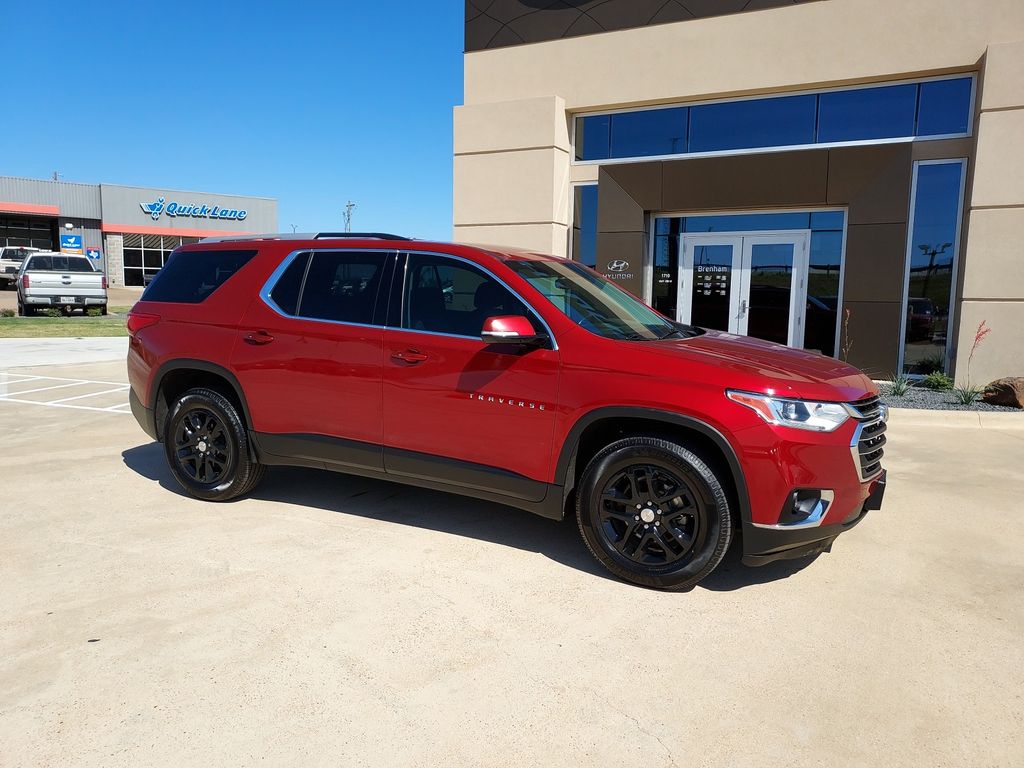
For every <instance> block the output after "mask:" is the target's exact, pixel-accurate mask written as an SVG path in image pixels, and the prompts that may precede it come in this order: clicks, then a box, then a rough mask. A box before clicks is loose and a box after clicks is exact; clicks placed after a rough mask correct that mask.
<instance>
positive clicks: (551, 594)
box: [0, 361, 1024, 768]
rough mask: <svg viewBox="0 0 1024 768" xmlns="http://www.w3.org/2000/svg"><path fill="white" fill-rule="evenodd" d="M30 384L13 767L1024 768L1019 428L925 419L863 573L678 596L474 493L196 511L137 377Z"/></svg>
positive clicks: (903, 461) (18, 534)
mask: <svg viewBox="0 0 1024 768" xmlns="http://www.w3.org/2000/svg"><path fill="white" fill-rule="evenodd" d="M2 362H3V361H0V363H2ZM9 362H10V361H8V364H9ZM6 371H7V374H8V375H6V376H4V375H3V373H0V385H2V390H3V391H2V393H0V436H2V438H3V439H2V441H0V446H2V448H0V450H2V452H3V461H2V463H0V508H2V509H3V514H2V515H0V606H2V611H0V765H2V766H5V767H7V766H67V765H75V766H101V765H102V766H129V765H130V766H164V765H167V766H172V765H173V766H181V765H250V764H255V763H263V764H267V765H302V766H312V765H324V766H327V765H330V766H338V765H344V766H362V765H367V766H439V765H444V766H454V765H473V766H480V765H522V766H539V765H573V766H575V765H595V766H608V765H642V766H683V765H697V766H703V765H706V766H751V767H753V766H757V767H758V768H762V767H763V766H782V765H785V766H897V765H900V766H1019V765H1021V764H1024V737H1022V733H1024V700H1022V694H1021V691H1022V690H1024V651H1022V648H1024V641H1022V637H1024V600H1022V594H1024V530H1022V526H1021V525H1020V524H1019V520H1018V518H1019V515H1020V509H1021V501H1020V500H1021V498H1024V477H1022V473H1021V470H1020V460H1019V457H1020V455H1021V449H1022V448H1024V430H1022V429H1020V428H1019V427H1018V425H1019V424H1020V425H1024V422H1014V421H1012V419H1013V416H1014V415H1010V417H1009V418H1003V419H986V420H984V421H981V420H979V419H978V418H977V417H976V416H968V417H966V418H960V417H957V418H956V419H955V420H950V419H935V418H934V417H929V415H928V414H907V413H906V412H896V413H895V414H894V415H893V418H892V426H891V431H890V434H891V442H890V444H889V445H890V447H889V458H888V462H887V464H888V467H889V470H890V478H891V481H890V486H889V489H888V496H887V499H886V505H885V509H883V510H882V511H880V512H873V513H871V514H870V515H869V516H868V517H867V519H866V520H865V521H864V522H863V523H862V524H861V525H860V526H858V527H857V528H855V529H854V530H853V531H851V532H850V533H848V534H846V535H845V536H844V537H842V538H840V539H839V541H838V542H837V543H836V545H835V547H834V549H833V551H832V553H830V554H827V555H822V556H820V557H818V558H816V559H814V560H805V561H799V562H793V563H781V564H775V565H770V566H766V567H763V568H760V569H748V568H745V567H743V566H742V565H741V564H740V563H739V561H738V556H737V553H736V552H735V551H734V552H732V553H730V555H729V556H728V558H727V560H726V562H725V563H724V564H723V566H722V567H721V568H719V570H718V571H717V572H716V573H715V574H713V575H712V576H711V577H710V578H708V579H707V580H706V582H705V583H704V584H702V585H701V586H699V587H697V588H696V589H694V590H693V591H691V592H689V593H686V594H664V593H659V592H653V591H648V590H643V589H639V588H637V587H632V586H628V585H626V584H623V583H620V582H618V581H615V580H613V579H611V578H609V577H607V576H606V575H605V574H604V572H603V571H602V570H601V569H600V568H599V567H598V566H597V565H596V563H594V562H592V560H591V559H590V557H589V555H588V554H587V552H586V551H585V549H584V547H583V545H582V544H581V543H580V541H579V540H578V537H577V535H576V532H575V530H574V527H573V525H572V524H571V523H565V524H559V523H555V522H551V521H548V520H543V519H540V518H536V517H531V516H530V515H528V514H526V513H523V512H518V511H515V510H511V509H506V508H503V507H498V506H495V505H492V504H487V503H482V502H479V501H475V500H473V499H466V498H459V497H454V496H447V495H444V494H440V493H433V492H428V491H422V490H414V489H409V488H406V487H403V486H399V485H391V484H388V483H384V482H376V481H368V480H363V479H358V478H349V477H344V476H340V475H331V474H326V473H317V472H314V471H307V470H300V469H277V468H275V469H273V470H272V471H271V472H270V473H269V474H268V477H267V479H266V481H265V482H264V483H263V485H262V486H261V487H260V488H258V489H257V490H256V491H255V492H254V493H253V495H252V496H251V497H250V498H246V499H244V500H240V501H237V502H235V503H230V504H225V505H211V504H206V503H203V502H199V501H194V500H192V499H189V498H186V497H185V496H183V495H182V493H181V492H180V491H179V490H178V488H177V487H176V486H175V484H174V482H173V480H172V479H171V477H170V475H169V473H168V471H167V470H166V468H165V464H164V459H163V455H162V451H161V447H160V446H158V445H155V444H152V443H150V442H149V440H148V438H147V437H146V436H145V435H144V434H143V433H142V431H141V430H140V429H139V428H138V426H137V425H136V424H135V422H134V420H133V418H132V417H131V416H130V415H129V414H127V413H126V412H125V411H126V410H127V409H125V408H124V407H122V406H123V403H124V402H126V400H125V397H126V395H125V390H124V387H123V385H124V383H125V381H126V380H125V374H124V368H123V364H121V363H118V362H92V363H80V364H76V365H70V366H69V365H63V366H62V365H52V364H47V365H37V366H34V367H20V368H11V367H8V368H7V369H6ZM64 385H69V386H64ZM48 387H49V388H48ZM33 389H34V390H36V391H35V392H30V391H29V390H33ZM104 390H109V391H104ZM79 396H81V397H79ZM73 397H75V398H78V399H70V398H73ZM61 400H62V401H63V403H61V402H57V401H61ZM68 405H78V406H88V407H77V408H70V407H66V406H68ZM62 406H65V407H62Z"/></svg>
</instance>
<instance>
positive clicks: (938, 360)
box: [914, 352, 946, 376]
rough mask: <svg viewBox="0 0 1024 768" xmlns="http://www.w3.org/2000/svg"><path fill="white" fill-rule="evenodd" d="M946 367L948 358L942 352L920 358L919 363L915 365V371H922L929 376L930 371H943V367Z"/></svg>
mask: <svg viewBox="0 0 1024 768" xmlns="http://www.w3.org/2000/svg"><path fill="white" fill-rule="evenodd" d="M945 367H946V358H945V356H944V355H943V354H942V353H941V352H940V353H938V354H935V355H932V356H931V357H926V358H924V359H923V360H918V361H917V364H916V365H915V366H914V371H915V373H921V374H924V375H926V376H927V375H928V374H929V373H942V369H943V368H945Z"/></svg>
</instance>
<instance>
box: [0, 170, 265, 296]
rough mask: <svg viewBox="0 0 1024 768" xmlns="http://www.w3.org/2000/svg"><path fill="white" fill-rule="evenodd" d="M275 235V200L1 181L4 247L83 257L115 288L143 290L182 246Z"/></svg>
mask: <svg viewBox="0 0 1024 768" xmlns="http://www.w3.org/2000/svg"><path fill="white" fill-rule="evenodd" d="M276 231H277V201H276V200H270V199H267V198H262V197H241V196H239V195H218V194H209V193H206V192H182V191H178V190H170V189H162V188H153V187H123V186H118V185H116V184H75V183H71V182H65V181H41V180H36V179H20V178H15V177H11V176H0V246H3V245H28V246H33V247H35V248H45V249H49V250H55V251H56V250H63V251H66V252H70V253H82V254H86V255H88V256H89V257H90V258H92V259H94V260H95V263H96V264H97V266H98V267H99V268H100V269H102V270H103V271H104V273H105V274H106V275H107V281H108V283H109V284H110V285H118V286H142V285H144V284H145V282H146V279H147V278H148V277H151V276H152V275H154V274H156V272H157V270H159V269H160V267H162V266H163V264H164V261H165V260H166V259H167V257H168V256H169V255H170V252H171V251H172V250H173V249H174V248H177V247H178V246H179V245H183V244H186V243H194V242H197V241H198V240H199V239H200V238H203V237H209V236H211V235H235V234H254V233H259V232H276Z"/></svg>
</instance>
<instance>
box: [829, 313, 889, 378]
mask: <svg viewBox="0 0 1024 768" xmlns="http://www.w3.org/2000/svg"><path fill="white" fill-rule="evenodd" d="M847 310H849V318H848V319H847V318H846V317H845V314H846V311H847ZM843 313H844V317H841V318H840V320H839V322H840V328H841V329H842V335H841V337H840V344H839V349H838V350H836V353H837V354H836V356H837V357H839V358H840V359H845V360H847V362H849V363H850V364H851V365H855V366H857V367H858V368H860V369H861V370H862V371H864V372H865V373H867V374H868V375H869V376H872V377H873V378H884V377H888V376H889V375H891V374H892V372H893V371H895V370H896V363H897V361H898V358H899V345H900V318H901V316H902V313H903V305H902V303H900V302H881V301H846V300H844V301H843ZM847 349H848V350H849V353H848V354H845V353H844V350H847Z"/></svg>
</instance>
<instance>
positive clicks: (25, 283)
mask: <svg viewBox="0 0 1024 768" xmlns="http://www.w3.org/2000/svg"><path fill="white" fill-rule="evenodd" d="M21 287H22V288H24V289H25V290H26V291H27V290H28V275H22V276H21Z"/></svg>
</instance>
